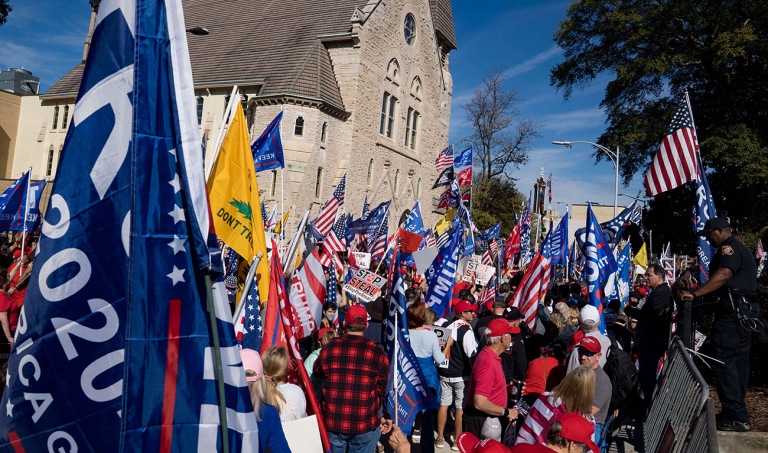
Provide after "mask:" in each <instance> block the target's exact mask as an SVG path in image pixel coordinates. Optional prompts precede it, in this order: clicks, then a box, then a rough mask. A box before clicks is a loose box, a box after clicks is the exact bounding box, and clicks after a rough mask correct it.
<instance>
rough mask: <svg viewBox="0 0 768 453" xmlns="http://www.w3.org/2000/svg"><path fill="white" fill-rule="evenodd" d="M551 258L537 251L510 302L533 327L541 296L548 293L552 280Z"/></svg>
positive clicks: (532, 327) (533, 327) (534, 326)
mask: <svg viewBox="0 0 768 453" xmlns="http://www.w3.org/2000/svg"><path fill="white" fill-rule="evenodd" d="M550 267H551V266H550V264H549V259H548V258H545V257H544V256H543V255H542V254H541V253H537V254H536V256H535V257H534V258H533V261H532V262H531V263H530V264H529V265H528V272H526V273H525V275H524V276H523V280H522V281H521V282H520V286H518V288H517V291H515V295H514V297H513V299H512V302H511V303H510V305H511V306H513V307H517V308H518V309H519V310H520V311H521V312H522V313H523V318H524V320H525V323H526V324H528V327H530V328H531V329H535V328H536V313H537V310H538V306H539V300H540V299H541V296H542V295H543V294H544V293H546V291H547V288H548V287H549V280H550V275H549V274H550Z"/></svg>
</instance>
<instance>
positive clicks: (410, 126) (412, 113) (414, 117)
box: [405, 107, 421, 151]
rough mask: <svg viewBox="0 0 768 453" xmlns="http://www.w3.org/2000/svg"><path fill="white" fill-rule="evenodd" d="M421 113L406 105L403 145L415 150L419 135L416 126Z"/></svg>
mask: <svg viewBox="0 0 768 453" xmlns="http://www.w3.org/2000/svg"><path fill="white" fill-rule="evenodd" d="M419 118H421V113H419V111H418V110H416V109H414V108H413V107H408V115H407V116H406V118H405V147H406V148H409V149H411V150H413V151H416V141H417V139H418V137H419V135H418V127H419Z"/></svg>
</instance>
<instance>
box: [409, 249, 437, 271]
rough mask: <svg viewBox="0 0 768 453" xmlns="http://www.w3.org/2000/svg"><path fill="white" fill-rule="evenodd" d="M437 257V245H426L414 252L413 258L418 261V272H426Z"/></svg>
mask: <svg viewBox="0 0 768 453" xmlns="http://www.w3.org/2000/svg"><path fill="white" fill-rule="evenodd" d="M436 257H437V248H436V247H426V248H423V249H421V250H417V251H415V252H413V260H414V261H415V262H416V272H418V273H419V274H424V273H426V272H427V269H429V266H430V265H431V264H432V262H433V261H435V258H436Z"/></svg>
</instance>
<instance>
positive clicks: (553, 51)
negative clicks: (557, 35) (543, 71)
mask: <svg viewBox="0 0 768 453" xmlns="http://www.w3.org/2000/svg"><path fill="white" fill-rule="evenodd" d="M561 53H562V50H561V49H560V48H559V47H558V46H557V45H553V46H552V47H550V48H549V49H547V50H545V51H544V52H541V53H539V54H536V55H534V56H532V57H531V58H529V59H527V60H525V61H524V62H522V63H520V64H518V65H515V66H513V67H511V68H509V69H507V70H506V71H504V75H505V76H506V77H514V76H516V75H518V74H523V73H526V72H528V71H532V70H533V69H535V68H536V66H538V65H540V64H541V63H544V62H545V61H547V60H549V59H550V58H552V57H554V56H556V55H560V54H561Z"/></svg>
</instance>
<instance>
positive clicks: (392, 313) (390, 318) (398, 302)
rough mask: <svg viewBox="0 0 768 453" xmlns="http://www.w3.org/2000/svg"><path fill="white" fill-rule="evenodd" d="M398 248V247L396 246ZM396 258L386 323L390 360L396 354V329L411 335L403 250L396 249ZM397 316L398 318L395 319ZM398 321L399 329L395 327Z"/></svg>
mask: <svg viewBox="0 0 768 453" xmlns="http://www.w3.org/2000/svg"><path fill="white" fill-rule="evenodd" d="M395 249H397V247H395ZM395 252H396V254H395V258H394V259H393V260H392V262H391V263H390V265H389V288H391V290H390V292H389V309H388V310H387V319H386V323H385V326H384V328H385V332H386V341H385V346H386V348H385V349H386V350H387V355H388V356H389V361H390V362H392V359H393V357H394V354H395V336H396V334H397V333H396V332H395V330H399V333H400V334H402V335H403V336H404V337H405V338H406V340H407V339H408V337H409V335H410V334H409V332H408V317H407V315H406V314H405V282H404V281H403V270H402V268H401V267H400V259H401V252H400V251H399V250H395ZM395 318H397V319H395ZM395 323H397V329H395Z"/></svg>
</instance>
